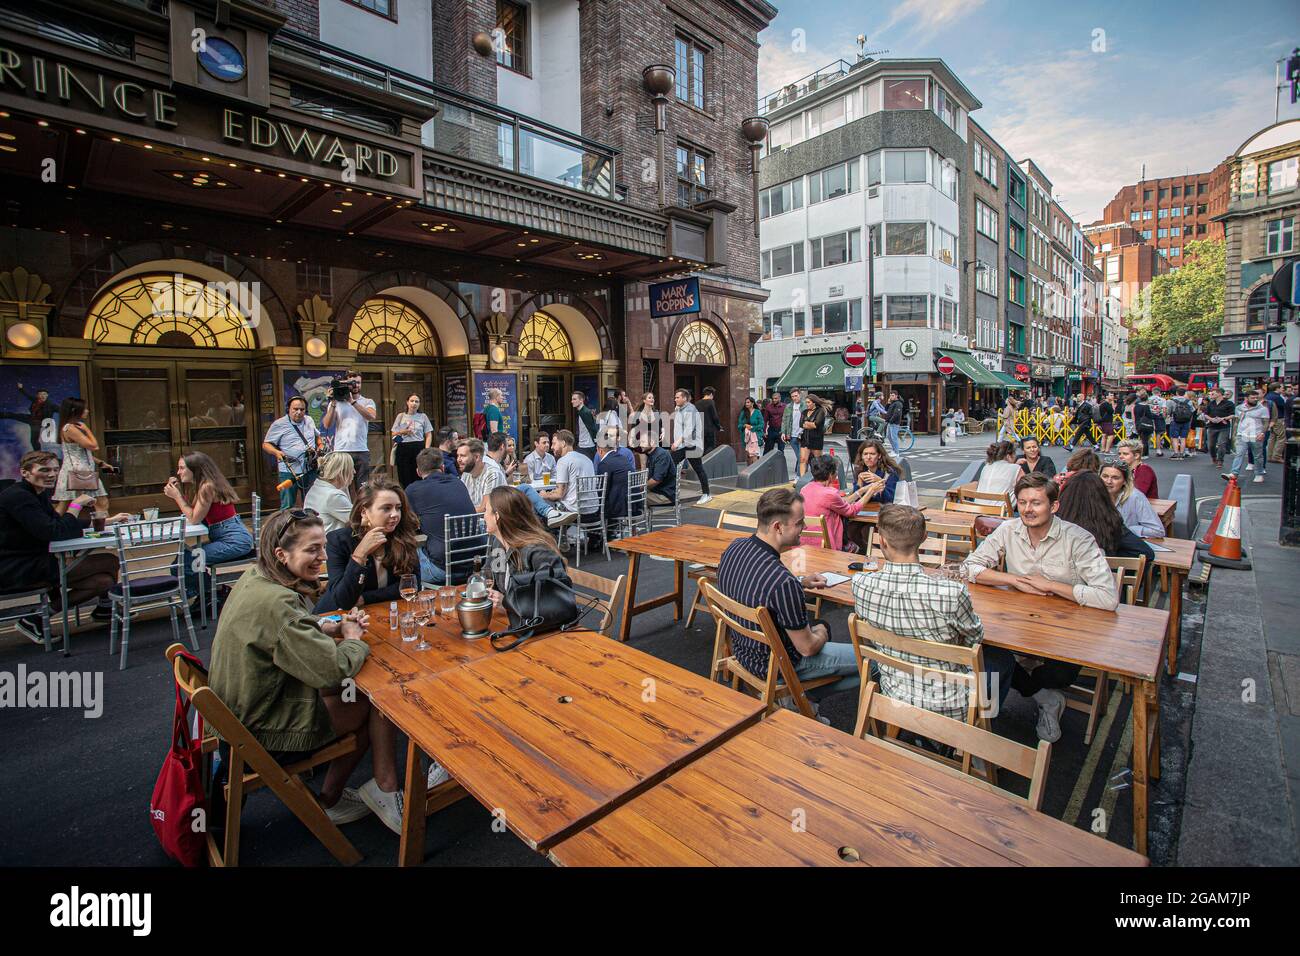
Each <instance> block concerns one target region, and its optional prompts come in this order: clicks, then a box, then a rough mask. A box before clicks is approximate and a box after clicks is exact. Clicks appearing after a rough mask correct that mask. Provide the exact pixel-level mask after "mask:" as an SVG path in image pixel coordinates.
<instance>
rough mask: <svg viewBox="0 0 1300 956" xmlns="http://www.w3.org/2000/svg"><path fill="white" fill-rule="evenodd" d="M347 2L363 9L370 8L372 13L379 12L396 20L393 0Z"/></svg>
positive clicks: (350, 0)
mask: <svg viewBox="0 0 1300 956" xmlns="http://www.w3.org/2000/svg"><path fill="white" fill-rule="evenodd" d="M346 2H347V3H350V4H352V5H353V6H354V7H360V8H361V9H363V10H369V11H370V12H371V13H377V14H379V15H380V16H381V17H388V19H390V20H396V19H397V16H396V14H394V13H393V2H392V0H346Z"/></svg>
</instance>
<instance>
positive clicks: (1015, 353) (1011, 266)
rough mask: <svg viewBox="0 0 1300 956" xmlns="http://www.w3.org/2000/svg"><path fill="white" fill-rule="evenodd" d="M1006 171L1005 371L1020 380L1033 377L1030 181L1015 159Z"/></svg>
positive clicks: (1005, 166) (1008, 164)
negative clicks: (1029, 314)
mask: <svg viewBox="0 0 1300 956" xmlns="http://www.w3.org/2000/svg"><path fill="white" fill-rule="evenodd" d="M1003 168H1004V169H1005V171H1006V198H1007V203H1006V216H1007V224H1006V240H1007V241H1006V262H1007V278H1006V287H1007V298H1006V342H1005V348H1004V355H1003V365H1002V371H1004V372H1005V373H1007V374H1008V375H1010V376H1012V377H1013V378H1015V379H1016V380H1017V381H1020V382H1024V383H1026V384H1027V383H1028V382H1029V380H1030V367H1029V353H1028V351H1027V349H1028V343H1027V340H1028V334H1027V323H1026V309H1027V306H1028V304H1029V298H1028V296H1029V273H1028V266H1027V259H1026V257H1027V255H1028V253H1029V226H1028V219H1027V217H1028V202H1029V200H1028V195H1029V181H1028V180H1027V179H1026V178H1025V174H1024V173H1022V172H1021V171H1020V167H1018V166H1017V165H1016V164H1015V162H1014V161H1013V160H1011V159H1010V158H1008V159H1007V162H1006V164H1005V165H1004V167H1003Z"/></svg>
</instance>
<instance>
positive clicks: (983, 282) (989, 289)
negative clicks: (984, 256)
mask: <svg viewBox="0 0 1300 956" xmlns="http://www.w3.org/2000/svg"><path fill="white" fill-rule="evenodd" d="M975 288H977V289H979V290H980V291H981V292H983V293H985V294H986V295H997V294H998V267H997V265H996V264H990V263H987V262H986V263H985V264H984V268H983V269H981V268H980V267H979V266H976V267H975Z"/></svg>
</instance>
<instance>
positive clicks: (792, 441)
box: [790, 435, 799, 478]
mask: <svg viewBox="0 0 1300 956" xmlns="http://www.w3.org/2000/svg"><path fill="white" fill-rule="evenodd" d="M790 448H791V449H792V450H793V451H794V474H795V477H796V478H797V477H799V439H798V438H795V437H794V436H793V435H791V436H790Z"/></svg>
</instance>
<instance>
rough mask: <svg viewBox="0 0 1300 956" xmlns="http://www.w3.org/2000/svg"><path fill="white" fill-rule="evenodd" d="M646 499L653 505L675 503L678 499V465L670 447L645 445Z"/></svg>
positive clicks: (643, 448) (642, 452)
mask: <svg viewBox="0 0 1300 956" xmlns="http://www.w3.org/2000/svg"><path fill="white" fill-rule="evenodd" d="M641 454H643V455H645V469H646V477H645V487H646V492H645V495H646V500H647V501H649V502H650V504H652V505H669V506H671V505H673V504H675V503H676V501H677V466H676V465H675V464H674V463H673V456H672V455H670V454H669V453H668V449H666V448H662V447H660V446H659V445H655V446H653V447H652V446H650V445H645V446H644V447H642V449H641Z"/></svg>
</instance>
